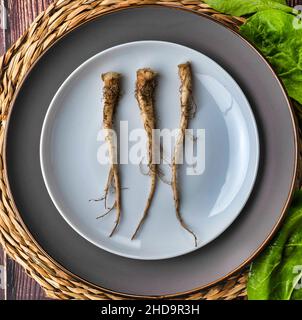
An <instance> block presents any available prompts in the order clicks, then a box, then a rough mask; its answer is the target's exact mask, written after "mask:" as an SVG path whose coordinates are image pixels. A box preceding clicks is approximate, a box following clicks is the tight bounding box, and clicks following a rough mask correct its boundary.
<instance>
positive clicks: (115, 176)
mask: <svg viewBox="0 0 302 320" xmlns="http://www.w3.org/2000/svg"><path fill="white" fill-rule="evenodd" d="M120 78H121V76H120V74H118V73H116V72H108V73H104V74H102V80H103V82H104V87H103V101H104V111H103V129H105V130H104V131H105V141H106V143H107V144H108V148H109V157H110V163H111V168H110V171H109V174H108V180H107V184H106V186H105V190H104V191H105V196H104V200H105V208H107V197H108V192H109V189H110V186H111V184H112V183H114V189H115V203H114V205H113V207H115V208H116V221H115V225H114V228H113V230H112V232H111V234H110V237H112V236H113V234H114V233H115V231H116V229H117V227H118V225H119V223H120V219H121V185H120V178H119V169H118V165H117V163H116V162H117V147H116V143H115V141H114V139H113V136H112V134H111V132H110V131H111V130H113V122H114V115H115V111H116V107H117V104H118V100H119V96H120ZM113 207H112V208H110V209H109V211H108V212H107V213H105V214H104V215H102V216H101V217H103V216H105V215H106V214H108V213H109V212H111V210H112V209H113Z"/></svg>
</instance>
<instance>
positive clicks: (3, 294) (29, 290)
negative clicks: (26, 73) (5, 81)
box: [0, 0, 302, 300]
mask: <svg viewBox="0 0 302 320" xmlns="http://www.w3.org/2000/svg"><path fill="white" fill-rule="evenodd" d="M0 2H1V3H2V5H4V6H5V8H6V9H7V14H8V19H7V22H8V25H7V29H6V30H2V29H0V55H2V54H3V53H4V52H5V50H7V48H9V47H10V45H11V44H13V43H14V42H15V41H16V40H17V39H18V38H19V37H20V35H21V34H22V33H23V32H24V31H25V30H26V28H27V27H28V26H29V24H30V23H31V22H32V21H33V20H34V18H35V17H36V16H37V15H38V14H39V13H40V12H41V11H42V10H44V9H46V8H47V6H48V5H49V4H50V3H51V2H53V0H0ZM288 2H289V4H290V5H292V6H294V5H297V4H302V0H289V1H288ZM0 273H1V274H0V279H2V283H1V285H0V300H4V299H7V300H41V299H46V297H45V295H44V292H43V291H42V289H41V288H40V286H39V285H38V284H37V283H36V282H35V281H34V280H33V279H31V278H30V277H28V276H27V275H26V273H25V272H24V270H23V268H22V267H21V266H20V265H19V264H17V263H16V262H14V261H13V260H12V259H10V258H9V257H8V256H7V255H6V254H5V253H4V251H3V249H2V248H1V246H0Z"/></svg>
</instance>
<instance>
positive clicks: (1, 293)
mask: <svg viewBox="0 0 302 320" xmlns="http://www.w3.org/2000/svg"><path fill="white" fill-rule="evenodd" d="M0 4H1V5H5V2H4V1H2V2H1V0H0ZM5 39H6V37H5V30H4V29H2V28H0V56H2V55H3V54H4V53H5V51H6V40H5ZM5 265H6V254H5V252H4V250H3V249H2V247H1V246H0V273H1V274H0V281H1V282H0V300H5V298H6V281H5V280H6V268H5Z"/></svg>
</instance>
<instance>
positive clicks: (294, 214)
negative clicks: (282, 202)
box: [247, 191, 302, 300]
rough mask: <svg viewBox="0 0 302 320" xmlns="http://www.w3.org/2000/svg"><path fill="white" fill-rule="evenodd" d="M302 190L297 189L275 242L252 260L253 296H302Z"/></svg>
mask: <svg viewBox="0 0 302 320" xmlns="http://www.w3.org/2000/svg"><path fill="white" fill-rule="evenodd" d="M301 231H302V191H299V192H297V193H296V195H295V197H294V200H293V203H292V205H291V208H290V209H289V212H288V216H287V218H286V220H285V222H284V224H283V226H282V229H281V230H280V231H279V232H278V234H277V236H276V237H275V239H274V240H273V242H272V243H271V244H270V245H269V246H268V247H267V248H266V250H265V251H264V252H263V253H262V254H260V255H259V256H258V258H257V259H256V260H255V261H254V262H253V263H252V265H251V270H250V275H249V280H248V288H247V289H248V298H249V299H250V300H289V299H300V298H301V297H302V289H297V287H296V285H297V283H301V282H300V281H301V276H302V273H301V272H295V271H296V270H295V268H297V267H299V266H301V267H302V232H301Z"/></svg>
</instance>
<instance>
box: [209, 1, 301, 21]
mask: <svg viewBox="0 0 302 320" xmlns="http://www.w3.org/2000/svg"><path fill="white" fill-rule="evenodd" d="M204 2H205V3H207V4H208V5H209V6H210V7H212V8H213V9H215V10H217V11H219V12H222V13H226V14H230V15H232V16H238V17H240V16H244V15H248V14H251V13H255V12H259V11H263V10H267V9H278V10H281V11H284V12H290V13H291V12H295V10H294V9H293V8H291V7H289V6H287V5H286V1H285V0H204Z"/></svg>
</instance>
